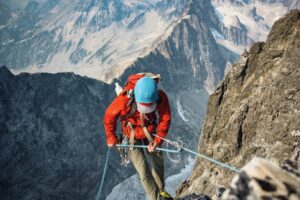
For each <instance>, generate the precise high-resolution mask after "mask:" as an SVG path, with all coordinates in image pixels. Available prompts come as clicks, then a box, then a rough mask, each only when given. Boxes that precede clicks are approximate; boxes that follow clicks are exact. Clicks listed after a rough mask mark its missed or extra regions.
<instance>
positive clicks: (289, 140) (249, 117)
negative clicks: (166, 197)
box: [181, 10, 300, 196]
mask: <svg viewBox="0 0 300 200" xmlns="http://www.w3.org/2000/svg"><path fill="white" fill-rule="evenodd" d="M299 38H300V12H299V11H298V10H293V11H291V12H290V13H289V14H288V15H287V16H285V17H284V18H282V19H280V20H278V21H277V22H276V23H275V24H274V26H273V28H272V30H271V32H270V34H269V36H268V38H267V41H266V42H260V43H255V44H254V45H253V46H252V47H251V49H250V50H249V52H245V53H244V54H243V55H242V56H241V58H240V60H239V61H238V62H237V63H236V64H234V65H233V68H232V69H231V71H230V72H229V73H228V75H227V76H226V78H225V80H224V81H223V82H222V83H221V84H220V85H219V86H218V87H217V89H216V91H215V92H214V93H213V94H212V95H211V96H210V97H209V102H208V110H207V115H206V119H205V124H204V127H203V130H202V133H201V139H200V143H199V152H201V153H204V154H206V155H208V156H211V157H214V158H215V159H218V160H220V161H222V162H225V163H227V164H230V165H233V166H236V167H239V168H242V167H243V166H244V165H245V164H246V163H247V162H249V161H250V160H251V159H252V158H253V157H254V156H259V157H262V158H266V159H268V160H271V161H272V162H276V163H278V162H279V161H282V160H285V159H288V158H289V157H290V155H291V153H292V151H293V146H295V145H297V144H299V143H300V127H299V118H300V92H299V91H300V87H299V86H300V84H299V77H300V65H299V63H300V40H299ZM232 177H233V173H231V172H228V171H226V170H224V169H221V168H219V167H218V166H215V165H213V164H211V163H208V162H206V161H204V160H200V159H199V160H198V161H197V163H196V166H195V169H194V171H193V175H192V177H191V179H190V181H189V182H188V183H187V184H186V185H187V186H186V187H185V189H183V190H182V191H181V195H184V194H188V193H201V194H209V195H210V196H214V195H215V189H216V188H217V187H219V186H225V187H227V186H228V183H229V182H230V180H231V179H232Z"/></svg>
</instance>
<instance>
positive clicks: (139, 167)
mask: <svg viewBox="0 0 300 200" xmlns="http://www.w3.org/2000/svg"><path fill="white" fill-rule="evenodd" d="M146 152H147V153H146ZM128 154H129V158H130V160H131V162H132V164H133V165H134V167H135V169H136V171H137V173H138V175H139V177H140V180H141V183H142V185H143V187H144V189H145V191H146V193H147V195H148V197H149V199H150V200H158V199H159V192H160V191H163V190H164V187H165V182H164V160H163V154H162V152H153V153H149V152H148V150H145V151H144V150H143V149H138V148H136V149H132V150H129V152H128ZM145 154H147V155H148V156H149V158H150V160H151V164H152V168H151V170H150V167H149V165H148V162H147V160H146V157H145Z"/></svg>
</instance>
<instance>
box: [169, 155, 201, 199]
mask: <svg viewBox="0 0 300 200" xmlns="http://www.w3.org/2000/svg"><path fill="white" fill-rule="evenodd" d="M194 165H195V160H194V159H192V157H190V156H189V157H188V164H187V165H186V166H185V167H184V168H183V169H182V170H181V171H180V173H179V174H176V175H173V176H170V177H168V178H167V179H166V182H165V183H166V186H165V190H166V191H167V192H168V193H170V194H171V195H172V196H175V195H176V189H177V188H178V187H179V185H180V184H181V183H182V181H184V180H186V179H188V178H189V177H190V176H191V174H192V172H193V169H194Z"/></svg>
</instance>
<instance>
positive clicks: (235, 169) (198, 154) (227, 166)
mask: <svg viewBox="0 0 300 200" xmlns="http://www.w3.org/2000/svg"><path fill="white" fill-rule="evenodd" d="M116 146H117V147H125V148H130V147H133V148H143V149H146V148H148V146H146V145H127V144H117V145H116ZM181 149H183V150H185V151H187V152H189V153H191V154H194V155H195V156H198V157H201V158H204V159H206V160H208V161H210V162H212V163H215V164H217V165H219V166H221V167H223V168H226V169H229V170H231V171H234V172H237V173H239V172H240V171H241V170H240V169H238V168H236V167H232V166H230V165H227V164H225V163H222V162H220V161H218V160H216V159H214V158H211V157H209V156H206V155H203V154H201V153H197V152H195V151H192V150H190V149H188V148H185V147H178V150H172V149H165V148H156V150H159V151H164V152H168V153H180V151H181Z"/></svg>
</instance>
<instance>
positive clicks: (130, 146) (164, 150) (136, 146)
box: [116, 144, 180, 153]
mask: <svg viewBox="0 0 300 200" xmlns="http://www.w3.org/2000/svg"><path fill="white" fill-rule="evenodd" d="M116 147H125V148H139V149H147V148H148V146H147V145H127V144H117V145H116ZM156 150H157V151H163V152H168V153H180V150H173V149H165V148H160V147H157V148H156Z"/></svg>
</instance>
